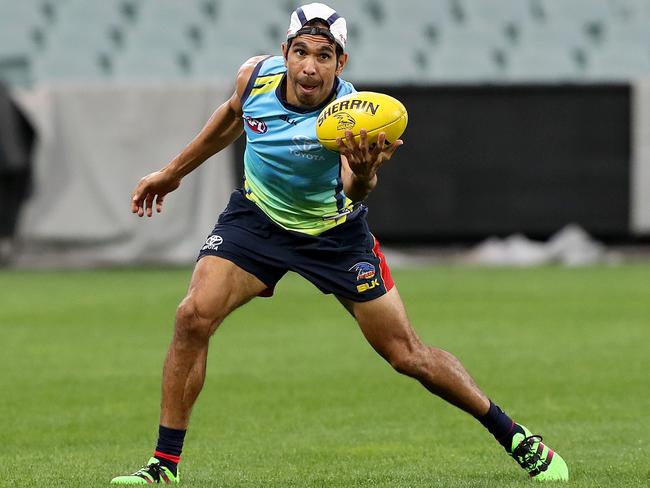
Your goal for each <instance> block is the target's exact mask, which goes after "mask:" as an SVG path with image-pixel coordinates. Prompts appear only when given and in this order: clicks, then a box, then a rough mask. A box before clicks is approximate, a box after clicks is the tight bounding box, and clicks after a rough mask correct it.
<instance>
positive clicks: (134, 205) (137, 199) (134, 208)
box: [131, 192, 144, 217]
mask: <svg viewBox="0 0 650 488" xmlns="http://www.w3.org/2000/svg"><path fill="white" fill-rule="evenodd" d="M142 205H143V198H142V195H140V194H139V193H135V192H134V194H133V198H131V212H132V213H134V214H138V217H142V216H143V215H144V209H143V207H142Z"/></svg>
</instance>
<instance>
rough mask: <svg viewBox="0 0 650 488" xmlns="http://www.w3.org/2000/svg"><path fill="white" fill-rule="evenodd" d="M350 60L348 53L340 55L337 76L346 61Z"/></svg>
mask: <svg viewBox="0 0 650 488" xmlns="http://www.w3.org/2000/svg"><path fill="white" fill-rule="evenodd" d="M347 62H348V53H343V54H341V55H340V56H339V60H338V65H337V67H336V76H338V75H340V74H341V73H342V72H343V68H345V63H347Z"/></svg>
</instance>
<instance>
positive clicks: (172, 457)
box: [153, 451, 181, 464]
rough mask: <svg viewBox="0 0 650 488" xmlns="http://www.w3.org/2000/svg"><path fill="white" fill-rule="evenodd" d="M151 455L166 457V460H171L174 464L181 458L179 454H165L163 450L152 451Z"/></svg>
mask: <svg viewBox="0 0 650 488" xmlns="http://www.w3.org/2000/svg"><path fill="white" fill-rule="evenodd" d="M153 457H155V458H162V459H166V460H167V461H171V462H172V463H175V464H178V463H179V462H180V460H181V457H180V456H174V455H173V454H165V453H164V452H160V451H155V452H154V453H153Z"/></svg>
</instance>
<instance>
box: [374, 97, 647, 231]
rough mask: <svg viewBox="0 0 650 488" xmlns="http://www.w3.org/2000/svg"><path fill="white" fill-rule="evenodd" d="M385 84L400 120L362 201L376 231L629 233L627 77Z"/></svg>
mask: <svg viewBox="0 0 650 488" xmlns="http://www.w3.org/2000/svg"><path fill="white" fill-rule="evenodd" d="M368 88H369V89H371V90H379V89H382V88H381V87H368ZM384 90H385V88H384ZM389 91H390V93H392V94H393V95H394V96H396V97H397V98H399V99H400V100H402V101H403V102H404V104H405V105H406V107H407V108H408V110H409V126H408V128H407V132H406V133H405V135H404V139H405V145H404V147H403V148H401V149H400V153H401V154H399V155H398V156H397V157H396V160H395V161H394V162H392V163H388V164H387V165H385V166H384V168H382V174H381V180H382V182H381V184H380V185H378V187H377V189H376V190H375V191H374V192H373V194H372V195H371V196H370V198H369V201H368V203H369V206H370V213H369V220H370V223H371V225H372V228H373V229H374V231H375V232H376V233H377V234H378V235H380V236H382V237H383V238H384V240H386V239H388V240H391V241H399V240H402V241H411V242H412V241H414V240H415V241H423V242H424V241H426V242H428V241H438V240H459V239H460V240H474V239H482V238H484V237H486V236H488V235H494V234H497V235H508V234H511V233H516V232H523V233H525V234H527V235H529V236H533V237H541V238H544V237H548V236H549V235H551V234H553V233H555V232H557V231H558V230H559V229H561V228H562V227H564V226H565V225H567V224H570V223H576V224H579V225H580V226H582V227H583V228H585V229H586V230H587V231H588V232H590V233H592V234H594V235H597V236H599V237H602V238H625V237H626V236H629V235H630V233H631V230H632V229H631V227H630V219H631V214H632V209H631V205H630V199H631V188H630V181H631V171H632V168H631V146H630V144H631V142H630V134H631V123H630V121H631V118H630V117H631V115H630V114H631V105H630V100H631V97H630V86H629V85H626V84H622V85H593V86H588V85H512V86H507V85H499V86H479V87H477V86H471V87H470V86H440V87H426V88H423V87H421V88H418V87H396V88H391V89H390V90H389ZM641 166H643V165H642V164H641ZM638 176H639V178H642V177H643V175H642V174H639V175H638Z"/></svg>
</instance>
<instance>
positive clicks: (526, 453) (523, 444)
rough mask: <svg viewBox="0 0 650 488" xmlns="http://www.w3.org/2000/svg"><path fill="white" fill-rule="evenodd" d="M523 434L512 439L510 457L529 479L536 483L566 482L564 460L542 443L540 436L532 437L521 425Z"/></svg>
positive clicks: (566, 472)
mask: <svg viewBox="0 0 650 488" xmlns="http://www.w3.org/2000/svg"><path fill="white" fill-rule="evenodd" d="M519 426H520V427H521V428H522V429H524V434H519V433H518V434H515V436H514V437H513V438H512V449H511V453H510V455H511V456H512V457H513V458H515V461H517V462H518V463H519V466H521V467H522V468H524V469H525V470H526V472H527V473H528V474H529V475H530V477H531V478H533V479H535V480H538V481H548V480H552V481H568V479H569V468H568V467H567V465H566V463H565V462H564V459H562V457H561V456H560V455H559V454H558V453H556V452H554V451H553V450H552V449H550V448H549V447H548V446H546V445H544V444H543V443H542V436H541V435H533V434H531V433H530V431H529V430H528V429H527V428H526V427H524V426H523V425H521V424H520V425H519Z"/></svg>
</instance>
